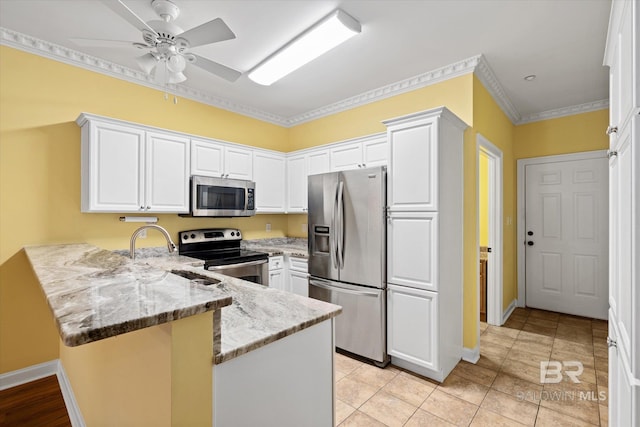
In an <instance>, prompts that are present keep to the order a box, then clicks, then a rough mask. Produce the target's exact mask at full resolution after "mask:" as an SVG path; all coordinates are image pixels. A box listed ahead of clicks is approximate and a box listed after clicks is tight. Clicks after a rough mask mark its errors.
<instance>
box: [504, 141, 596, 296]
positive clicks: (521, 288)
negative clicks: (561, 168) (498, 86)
mask: <svg viewBox="0 0 640 427" xmlns="http://www.w3.org/2000/svg"><path fill="white" fill-rule="evenodd" d="M606 156H607V150H597V151H583V152H580V153H571V154H558V155H555V156H544V157H532V158H529V159H519V160H518V162H517V164H518V213H517V215H518V235H517V237H516V242H517V245H518V307H525V306H526V300H525V291H526V288H525V282H526V263H525V251H524V249H525V241H526V239H525V238H526V237H527V236H526V230H525V225H526V224H525V220H526V215H525V214H526V212H525V200H526V197H525V196H526V194H525V188H526V182H525V167H526V166H528V165H539V164H546V163H557V162H568V161H572V160H588V159H601V158H602V157H606Z"/></svg>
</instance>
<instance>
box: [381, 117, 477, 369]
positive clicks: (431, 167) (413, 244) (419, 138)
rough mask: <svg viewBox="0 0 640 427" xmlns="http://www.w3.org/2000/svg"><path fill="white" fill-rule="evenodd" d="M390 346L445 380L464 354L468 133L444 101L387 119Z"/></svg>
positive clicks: (406, 364) (396, 360)
mask: <svg viewBox="0 0 640 427" xmlns="http://www.w3.org/2000/svg"><path fill="white" fill-rule="evenodd" d="M384 123H385V124H386V125H387V135H388V138H387V139H388V141H389V147H388V149H389V165H388V173H387V194H388V196H387V202H388V215H387V283H388V285H387V286H388V291H387V310H388V313H387V340H388V348H387V351H388V353H389V354H390V355H391V363H393V364H395V365H397V366H400V367H402V368H405V369H408V370H410V371H413V372H416V373H418V374H420V375H424V376H427V377H429V378H433V379H435V380H437V381H443V380H444V379H445V378H446V377H447V375H449V373H450V372H451V370H453V368H454V367H455V366H456V364H457V363H458V362H459V361H460V359H461V357H462V285H463V283H462V271H463V262H462V260H463V258H462V244H463V239H462V216H463V211H462V210H463V163H462V159H463V155H462V154H463V153H462V147H463V133H464V129H465V128H466V125H465V124H464V123H463V122H462V121H461V120H460V119H458V118H457V117H456V116H454V115H453V114H452V113H451V112H450V111H449V110H447V109H446V108H444V107H442V108H437V109H434V110H429V111H424V112H419V113H415V114H411V115H408V116H403V117H399V118H396V119H391V120H387V121H385V122H384Z"/></svg>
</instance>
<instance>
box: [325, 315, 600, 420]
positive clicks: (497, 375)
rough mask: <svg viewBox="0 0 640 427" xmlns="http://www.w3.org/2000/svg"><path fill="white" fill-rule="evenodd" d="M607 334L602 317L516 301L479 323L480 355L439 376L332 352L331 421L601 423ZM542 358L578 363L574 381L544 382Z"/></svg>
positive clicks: (551, 377)
mask: <svg viewBox="0 0 640 427" xmlns="http://www.w3.org/2000/svg"><path fill="white" fill-rule="evenodd" d="M606 337H607V322H606V321H604V320H593V319H588V318H583V317H576V316H569V315H564V314H558V313H553V312H548V311H542V310H534V309H522V308H517V309H516V310H515V311H514V313H513V314H512V315H511V317H510V318H509V320H508V321H507V322H506V323H505V325H503V326H502V327H495V326H488V325H487V324H486V323H482V324H481V335H480V360H479V361H478V363H477V364H471V363H467V362H464V361H462V362H460V363H459V364H458V366H456V368H455V369H454V370H453V372H452V373H451V374H450V375H449V376H448V377H447V378H446V379H445V381H444V382H443V383H441V384H439V383H437V382H434V381H431V380H428V379H425V378H423V377H420V376H417V375H415V374H412V373H409V372H406V371H403V370H401V369H399V368H396V367H394V366H391V365H390V366H388V367H387V368H386V369H378V368H376V367H374V366H372V365H369V364H366V363H362V362H360V361H358V360H355V359H352V358H350V357H347V356H345V355H342V354H339V353H336V378H335V380H336V397H337V405H336V425H339V426H341V427H348V426H366V427H373V426H412V427H414V426H451V425H458V426H469V425H471V426H521V425H525V426H592V425H596V426H606V425H607V424H608V423H607V400H606V398H607V396H608V390H607V372H608V371H607V363H608V362H607V359H608V352H607V343H606ZM541 361H559V362H562V361H565V362H566V361H577V362H580V363H582V366H583V372H582V374H581V375H580V376H579V377H577V379H578V380H579V381H580V382H579V383H574V382H572V381H571V379H570V378H569V377H568V376H567V375H564V376H563V380H562V382H560V383H555V384H552V383H545V384H542V383H541V381H540V362H541ZM566 369H567V370H568V371H575V370H577V369H578V368H577V367H576V366H568V367H567V368H566ZM554 377H556V375H555V374H554V373H553V371H549V373H548V375H547V379H553V378H554ZM600 397H602V399H600Z"/></svg>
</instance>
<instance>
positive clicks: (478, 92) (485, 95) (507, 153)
mask: <svg viewBox="0 0 640 427" xmlns="http://www.w3.org/2000/svg"><path fill="white" fill-rule="evenodd" d="M474 82H475V83H474V86H473V116H474V130H476V131H477V132H478V133H480V134H481V135H482V136H483V137H484V138H485V139H487V140H488V141H489V142H491V143H492V144H493V145H495V146H496V147H497V148H499V149H500V150H501V151H502V163H503V168H502V173H503V177H502V178H503V185H502V191H503V193H502V195H503V217H502V231H503V236H502V237H503V238H502V242H503V269H502V275H503V286H502V288H503V291H502V305H503V306H502V310H503V311H504V310H505V309H507V307H508V306H509V304H511V303H512V302H513V301H514V300H515V299H516V298H517V297H518V286H517V269H516V230H517V226H516V200H517V198H516V190H517V186H516V176H517V175H516V166H515V158H514V154H513V141H514V138H515V129H516V127H515V126H513V124H511V121H510V120H509V118H508V117H507V116H506V115H505V114H504V112H503V111H502V110H501V109H500V107H499V106H498V104H497V103H496V102H495V100H494V99H493V98H492V97H491V94H489V92H488V91H487V89H486V88H485V87H484V86H483V85H482V83H480V81H479V80H478V79H477V78H474ZM474 169H475V164H474ZM474 230H475V228H474ZM466 231H467V229H466V228H465V233H466ZM475 256H476V260H475V261H474V263H475V264H476V265H477V263H478V262H479V261H478V259H477V256H478V255H477V245H476V253H475ZM465 271H466V270H465ZM465 306H466V303H465ZM474 307H477V304H475V305H474ZM465 332H467V330H465Z"/></svg>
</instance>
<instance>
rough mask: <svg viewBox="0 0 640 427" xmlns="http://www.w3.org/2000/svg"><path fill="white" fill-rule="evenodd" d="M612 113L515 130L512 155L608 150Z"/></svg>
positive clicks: (587, 114)
mask: <svg viewBox="0 0 640 427" xmlns="http://www.w3.org/2000/svg"><path fill="white" fill-rule="evenodd" d="M608 125H609V110H598V111H592V112H589V113H583V114H576V115H573V116H567V117H560V118H557V119H551V120H544V121H541V122H534V123H528V124H524V125H520V126H517V127H516V130H515V140H514V145H513V153H514V157H515V158H516V159H525V158H529V157H542V156H553V155H557V154H568V153H578V152H581V151H594V150H606V149H607V148H609V137H608V136H607V135H606V134H605V130H606V129H607V126H608Z"/></svg>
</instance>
